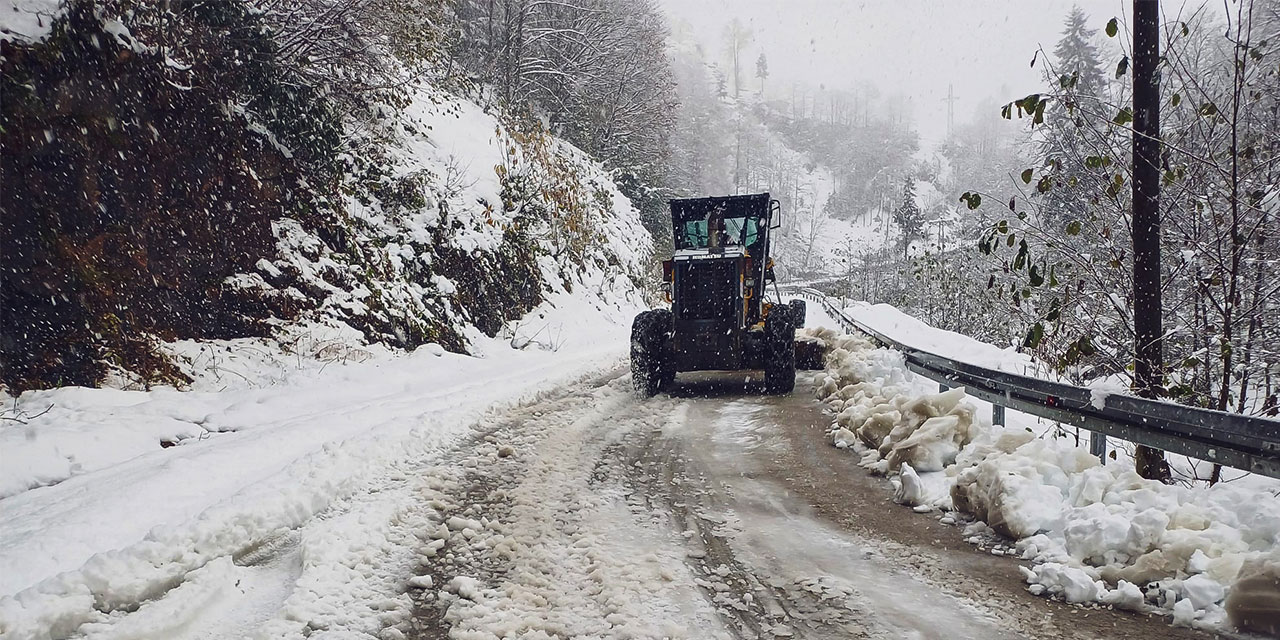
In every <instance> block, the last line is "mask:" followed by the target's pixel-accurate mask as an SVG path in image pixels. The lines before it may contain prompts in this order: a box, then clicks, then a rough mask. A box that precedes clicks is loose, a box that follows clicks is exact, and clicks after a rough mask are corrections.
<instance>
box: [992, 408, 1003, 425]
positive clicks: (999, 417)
mask: <svg viewBox="0 0 1280 640" xmlns="http://www.w3.org/2000/svg"><path fill="white" fill-rule="evenodd" d="M991 424H998V425H1000V426H1002V427H1003V426H1004V407H1003V406H1001V405H998V404H996V403H994V402H992V403H991Z"/></svg>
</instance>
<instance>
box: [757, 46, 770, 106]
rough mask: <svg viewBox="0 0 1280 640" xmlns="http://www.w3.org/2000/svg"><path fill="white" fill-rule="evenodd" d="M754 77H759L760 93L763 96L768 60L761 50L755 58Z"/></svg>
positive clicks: (767, 72) (767, 74) (767, 73)
mask: <svg viewBox="0 0 1280 640" xmlns="http://www.w3.org/2000/svg"><path fill="white" fill-rule="evenodd" d="M756 77H757V78H760V95H761V96H764V79H765V78H768V77H769V61H768V60H766V59H765V57H764V52H763V51H761V52H760V57H759V58H756Z"/></svg>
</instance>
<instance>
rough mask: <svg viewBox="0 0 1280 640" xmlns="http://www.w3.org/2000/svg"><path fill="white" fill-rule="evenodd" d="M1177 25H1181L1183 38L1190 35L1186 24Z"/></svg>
mask: <svg viewBox="0 0 1280 640" xmlns="http://www.w3.org/2000/svg"><path fill="white" fill-rule="evenodd" d="M1178 24H1181V25H1182V35H1183V36H1184V37H1185V36H1189V35H1191V29H1188V28H1187V23H1185V22H1180V23H1178Z"/></svg>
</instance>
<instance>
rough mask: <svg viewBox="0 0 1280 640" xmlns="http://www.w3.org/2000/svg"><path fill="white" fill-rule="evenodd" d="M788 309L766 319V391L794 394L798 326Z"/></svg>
mask: <svg viewBox="0 0 1280 640" xmlns="http://www.w3.org/2000/svg"><path fill="white" fill-rule="evenodd" d="M791 312H792V309H791V307H789V306H777V307H774V308H773V311H770V312H769V316H768V317H767V318H765V322H764V333H765V359H764V390H765V392H766V393H772V394H784V393H791V391H792V390H794V389H795V388H796V326H795V320H793V319H792V317H791Z"/></svg>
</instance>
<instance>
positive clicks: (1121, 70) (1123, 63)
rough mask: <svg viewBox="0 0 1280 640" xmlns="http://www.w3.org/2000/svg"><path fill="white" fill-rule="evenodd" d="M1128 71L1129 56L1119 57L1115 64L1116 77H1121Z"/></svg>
mask: <svg viewBox="0 0 1280 640" xmlns="http://www.w3.org/2000/svg"><path fill="white" fill-rule="evenodd" d="M1128 71H1129V56H1125V57H1123V58H1120V62H1119V63H1117V64H1116V77H1117V78H1123V77H1124V74H1125V73H1126V72H1128Z"/></svg>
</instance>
